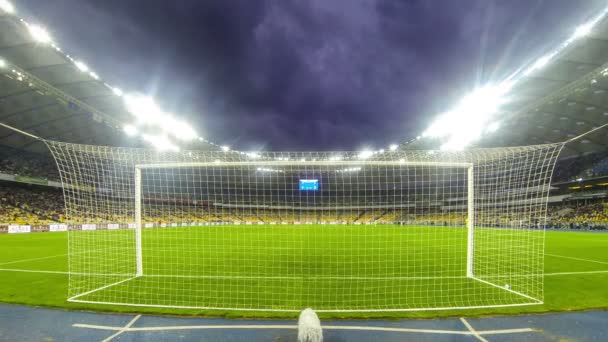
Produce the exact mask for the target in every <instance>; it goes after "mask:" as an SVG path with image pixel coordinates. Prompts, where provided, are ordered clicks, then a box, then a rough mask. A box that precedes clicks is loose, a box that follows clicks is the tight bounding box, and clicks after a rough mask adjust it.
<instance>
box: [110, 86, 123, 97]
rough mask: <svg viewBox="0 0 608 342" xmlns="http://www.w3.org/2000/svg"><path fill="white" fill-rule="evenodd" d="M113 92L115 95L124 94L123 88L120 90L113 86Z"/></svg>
mask: <svg viewBox="0 0 608 342" xmlns="http://www.w3.org/2000/svg"><path fill="white" fill-rule="evenodd" d="M112 92H113V93H114V95H116V96H122V90H120V88H116V87H114V88H112Z"/></svg>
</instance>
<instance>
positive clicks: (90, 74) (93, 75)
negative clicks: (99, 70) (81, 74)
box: [89, 71, 99, 80]
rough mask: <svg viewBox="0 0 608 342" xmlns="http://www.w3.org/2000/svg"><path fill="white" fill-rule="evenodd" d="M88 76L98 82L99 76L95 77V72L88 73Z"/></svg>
mask: <svg viewBox="0 0 608 342" xmlns="http://www.w3.org/2000/svg"><path fill="white" fill-rule="evenodd" d="M89 76H91V77H93V78H94V79H96V80H99V75H97V74H96V73H95V72H93V71H91V72H90V73H89Z"/></svg>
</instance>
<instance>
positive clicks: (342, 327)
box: [72, 323, 534, 341]
mask: <svg viewBox="0 0 608 342" xmlns="http://www.w3.org/2000/svg"><path fill="white" fill-rule="evenodd" d="M72 326H73V327H74V328H85V329H96V330H108V331H121V333H123V332H137V331H175V330H217V329H226V330H228V329H251V330H253V329H298V326H297V325H287V324H279V325H276V324H269V325H258V324H253V325H237V324H233V325H232V324H231V325H183V326H180V325H177V326H157V327H137V328H130V327H129V328H126V327H114V326H105V325H96V324H81V323H76V324H73V325H72ZM323 329H324V330H359V331H389V332H407V333H420V334H445V335H465V336H476V337H478V338H481V340H482V341H485V339H483V337H481V336H480V335H500V334H515V333H527V332H534V330H533V329H530V328H519V329H503V330H484V331H475V330H471V329H472V328H471V329H469V331H466V330H441V329H412V328H396V327H374V326H352V325H324V326H323Z"/></svg>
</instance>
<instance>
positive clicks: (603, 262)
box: [545, 253, 608, 265]
mask: <svg viewBox="0 0 608 342" xmlns="http://www.w3.org/2000/svg"><path fill="white" fill-rule="evenodd" d="M545 255H548V256H552V257H556V258H564V259H572V260H580V261H587V262H594V263H596V264H602V265H608V262H606V261H597V260H591V259H583V258H575V257H569V256H565V255H559V254H549V253H546V254H545Z"/></svg>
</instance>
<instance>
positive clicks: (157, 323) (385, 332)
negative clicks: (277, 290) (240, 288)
mask: <svg viewBox="0 0 608 342" xmlns="http://www.w3.org/2000/svg"><path fill="white" fill-rule="evenodd" d="M607 322H608V311H588V312H576V313H560V314H547V315H527V316H511V317H488V318H465V319H463V318H460V319H459V318H452V319H436V320H390V321H385V320H350V321H323V322H322V326H323V327H324V332H323V334H324V337H325V341H326V342H331V341H340V342H342V341H387V342H391V341H484V340H488V341H608V323H607ZM129 323H131V324H132V325H131V326H130V327H129V328H127V329H125V327H127V326H128V325H129ZM295 325H296V322H295V321H285V320H228V319H207V318H177V317H158V316H137V315H116V314H103V313H90V312H76V311H63V310H54V309H43V308H34V307H28V306H20V305H4V304H0V341H173V340H179V341H277V342H278V341H281V342H285V341H296V335H297V330H296V329H295ZM467 325H468V326H467ZM391 330H392V331H391Z"/></svg>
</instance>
